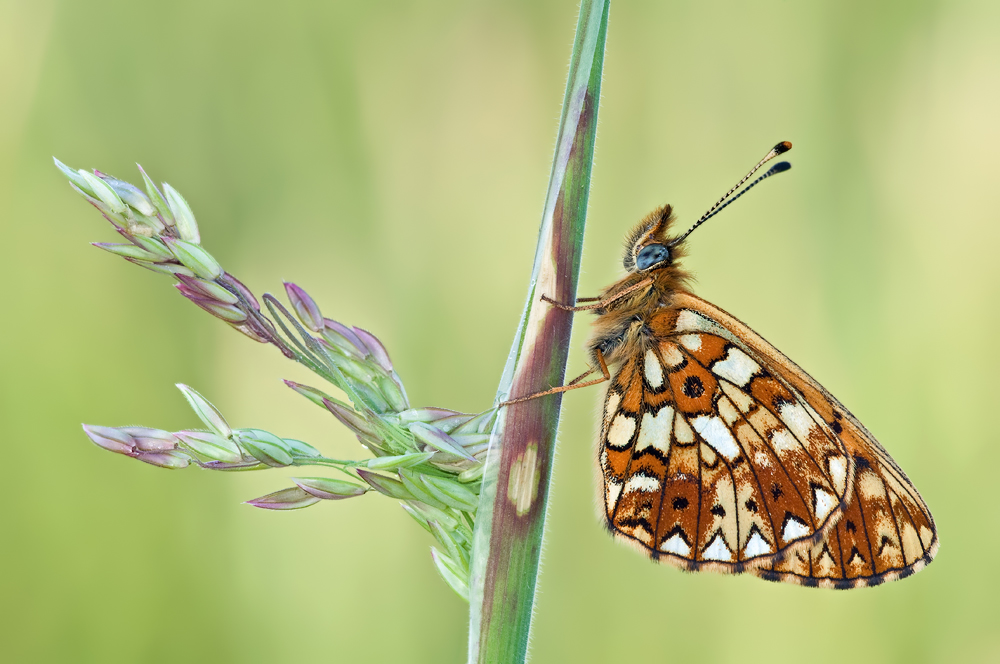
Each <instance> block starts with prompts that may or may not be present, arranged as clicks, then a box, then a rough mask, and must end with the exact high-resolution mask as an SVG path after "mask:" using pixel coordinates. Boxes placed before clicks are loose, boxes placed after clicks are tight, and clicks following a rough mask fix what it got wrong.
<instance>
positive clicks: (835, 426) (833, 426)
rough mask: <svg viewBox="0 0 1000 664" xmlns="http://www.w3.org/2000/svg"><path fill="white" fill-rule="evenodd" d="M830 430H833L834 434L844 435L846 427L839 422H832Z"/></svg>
mask: <svg viewBox="0 0 1000 664" xmlns="http://www.w3.org/2000/svg"><path fill="white" fill-rule="evenodd" d="M830 428H831V429H833V431H834V433H842V432H843V431H844V427H842V426H841V425H840V422H838V421H837V420H834V421H833V422H830Z"/></svg>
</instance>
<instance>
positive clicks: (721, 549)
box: [701, 533, 733, 562]
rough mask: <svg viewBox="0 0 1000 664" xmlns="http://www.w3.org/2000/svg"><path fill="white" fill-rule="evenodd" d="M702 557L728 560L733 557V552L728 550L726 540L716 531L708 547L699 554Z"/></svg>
mask: <svg viewBox="0 0 1000 664" xmlns="http://www.w3.org/2000/svg"><path fill="white" fill-rule="evenodd" d="M701 557H702V558H705V559H706V560H722V561H725V562H729V561H731V560H732V559H733V552H732V551H730V550H729V547H728V546H726V540H724V539H723V538H722V534H721V533H716V534H715V538H713V539H712V542H711V544H709V545H708V548H707V549H705V551H704V552H703V553H702V554H701Z"/></svg>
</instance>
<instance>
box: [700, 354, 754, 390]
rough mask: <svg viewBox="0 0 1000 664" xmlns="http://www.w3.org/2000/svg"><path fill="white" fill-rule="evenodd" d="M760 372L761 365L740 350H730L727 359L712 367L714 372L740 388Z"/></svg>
mask: <svg viewBox="0 0 1000 664" xmlns="http://www.w3.org/2000/svg"><path fill="white" fill-rule="evenodd" d="M758 371H760V365H759V364H757V363H756V362H754V361H753V360H751V359H750V356H749V355H747V354H746V353H744V352H743V351H741V350H740V349H739V348H730V349H729V353H727V354H726V359H724V360H719V361H718V362H716V363H715V364H713V365H712V372H713V373H714V374H715V375H716V376H721V377H722V378H725V379H726V380H728V381H730V382H732V383H733V384H735V385H739V386H740V387H745V386H746V384H747V383H749V382H750V379H751V378H753V376H754V374H756V373H757V372H758Z"/></svg>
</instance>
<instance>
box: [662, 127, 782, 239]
mask: <svg viewBox="0 0 1000 664" xmlns="http://www.w3.org/2000/svg"><path fill="white" fill-rule="evenodd" d="M791 149H792V144H791V143H790V142H789V141H782V142H781V143H778V144H777V145H775V146H774V147H773V148H771V151H770V152H768V153H767V154H766V155H764V158H763V159H761V160H760V161H758V162H757V165H756V166H754V167H753V168H751V169H750V172H749V173H747V174H746V175H745V176H743V179H742V180H740V181H739V182H737V183H736V185H735V186H734V187H733V188H732V189H730V190H729V191H727V192H726V194H725V196H723V197H722V198H720V199H719V200H718V201H716V203H715V205H713V206H712V207H710V208H708V210H706V211H705V214H703V215H701V217H700V218H699V219H698V221H696V222H694V225H693V226H691V228H689V229H687V232H685V233H684V235H681V236H680V237H679V238H677V239H676V240H674V241H673V242H671V243H670V245H671V246H673V245H675V244H677V243H678V242H682V241H683V240H684V238H686V237H687V236H688V235H691V233H692V232H694V229H696V228H698V227H699V226H701V225H702V224H703V223H705V222H706V221H708V220H709V219H711V218H712V217H714V216H715V215H716V214H718V213H719V212H721V211H722V208H724V207H726V206H727V205H729V203H732V202H733V201H735V200H736V199H737V198H739V197H740V196H742V195H743V194H745V193H746V192H748V191H749V190H750V187H753V186H754V185H755V184H757V183H758V182H760V181H761V180H763V179H764V178H766V177H769V176H771V175H774V174H775V173H781V172H783V171H787V170H788V169H789V168H791V167H792V165H791V164H789V163H788V162H787V161H783V162H781V163H780V164H776V165H775V166H774V167H773V168H771V169H770V170H768V171H767V172H766V173H765V174H764V175H762V176H761V177H759V178H757V179H756V180H755V181H754V182H753V183H751V184H750V187H747V188H746V189H744V190H743V191H741V192H740V193H739V195H737V196H736V197H735V198H733V199H732V200H730V201H729V202H728V203H726V199H728V198H729V197H730V196H732V195H733V192H735V191H736V190H737V189H739V188H740V187H742V186H743V184H744V183H745V182H746V181H747V180H749V179H750V178H751V177H753V174H754V173H756V172H757V171H758V170H759V169H760V167H761V166H763V165H764V164H766V163H767V162H769V161H771V160H772V159H774V158H775V157H777V156H778V155H779V154H784V153H785V152H788V151H789V150H791ZM778 166H783V168H780V169H779V168H778ZM723 203H726V205H722V204H723ZM719 206H722V207H719Z"/></svg>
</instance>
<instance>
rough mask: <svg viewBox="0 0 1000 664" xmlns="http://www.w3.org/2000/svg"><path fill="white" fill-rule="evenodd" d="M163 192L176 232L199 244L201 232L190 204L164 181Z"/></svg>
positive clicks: (182, 237)
mask: <svg viewBox="0 0 1000 664" xmlns="http://www.w3.org/2000/svg"><path fill="white" fill-rule="evenodd" d="M163 193H165V194H166V197H167V205H169V206H170V211H171V212H172V213H173V215H174V223H175V224H176V225H177V234H178V235H180V236H181V239H182V240H184V241H186V242H192V243H194V244H199V243H200V242H201V234H200V233H199V232H198V222H196V221H195V220H194V212H192V211H191V206H190V205H188V202H187V201H186V200H184V197H183V196H181V195H180V193H179V192H178V191H177V190H176V189H174V188H173V187H171V186H170V185H169V184H167V183H166V182H164V183H163ZM181 262H183V261H181ZM214 278H215V277H213V279H214Z"/></svg>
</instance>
